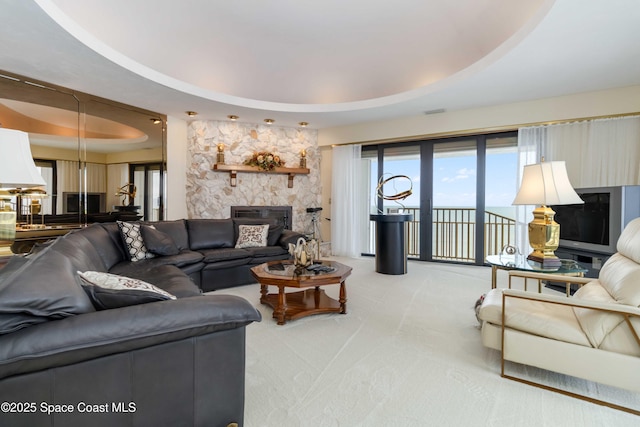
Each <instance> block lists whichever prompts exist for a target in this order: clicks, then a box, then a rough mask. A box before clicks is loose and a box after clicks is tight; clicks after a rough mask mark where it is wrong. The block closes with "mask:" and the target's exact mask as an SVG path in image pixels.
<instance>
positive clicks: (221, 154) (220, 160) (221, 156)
mask: <svg viewBox="0 0 640 427" xmlns="http://www.w3.org/2000/svg"><path fill="white" fill-rule="evenodd" d="M216 163H218V164H221V165H224V144H223V143H219V144H218V156H217V157H216Z"/></svg>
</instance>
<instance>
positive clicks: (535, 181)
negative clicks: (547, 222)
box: [513, 161, 584, 206]
mask: <svg viewBox="0 0 640 427" xmlns="http://www.w3.org/2000/svg"><path fill="white" fill-rule="evenodd" d="M578 203H584V201H583V200H582V199H581V198H580V196H578V194H577V193H576V192H575V190H574V189H573V187H572V186H571V183H570V182H569V177H568V176H567V168H566V166H565V163H564V162H563V161H558V162H542V163H536V164H534V165H527V166H525V167H524V171H523V175H522V184H521V185H520V190H519V191H518V194H516V198H515V200H514V201H513V204H514V205H546V206H549V205H573V204H578Z"/></svg>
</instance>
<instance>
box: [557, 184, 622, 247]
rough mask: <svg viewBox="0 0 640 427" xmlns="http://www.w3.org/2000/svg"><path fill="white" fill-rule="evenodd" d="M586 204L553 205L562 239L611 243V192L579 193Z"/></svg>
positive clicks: (597, 243)
mask: <svg viewBox="0 0 640 427" xmlns="http://www.w3.org/2000/svg"><path fill="white" fill-rule="evenodd" d="M578 195H579V196H580V198H581V199H582V200H584V204H579V205H561V206H553V210H554V211H556V216H555V219H556V222H557V223H558V224H560V239H563V240H570V241H574V242H585V243H593V244H596V245H609V243H610V242H609V220H610V219H609V212H610V204H611V194H610V193H608V192H603V193H582V194H581V193H578Z"/></svg>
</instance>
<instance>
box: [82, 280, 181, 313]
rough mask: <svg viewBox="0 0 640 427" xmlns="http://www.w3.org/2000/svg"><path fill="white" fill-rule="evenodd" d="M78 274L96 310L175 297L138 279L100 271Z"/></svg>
mask: <svg viewBox="0 0 640 427" xmlns="http://www.w3.org/2000/svg"><path fill="white" fill-rule="evenodd" d="M78 276H79V277H80V280H81V285H82V287H83V288H84V290H85V291H86V292H87V295H89V298H91V302H93V305H94V306H95V307H96V309H98V310H108V309H110V308H119V307H127V306H129V305H136V304H146V303H149V302H155V301H165V300H169V299H176V297H175V296H174V295H172V294H170V293H168V292H166V291H164V290H162V289H160V288H158V287H156V286H154V285H152V284H151V283H148V282H145V281H143V280H140V279H134V278H131V277H125V276H119V275H117V274H110V273H105V272H102V271H84V272H82V271H78Z"/></svg>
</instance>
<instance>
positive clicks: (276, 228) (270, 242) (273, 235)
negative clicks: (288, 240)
mask: <svg viewBox="0 0 640 427" xmlns="http://www.w3.org/2000/svg"><path fill="white" fill-rule="evenodd" d="M243 224H244V225H261V224H267V225H269V234H268V235H267V246H275V245H277V244H278V240H279V239H280V235H281V234H282V231H283V230H284V227H283V226H282V225H278V222H277V221H276V220H275V219H273V218H233V233H234V236H235V239H236V240H238V236H239V235H240V230H239V227H240V225H243Z"/></svg>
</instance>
